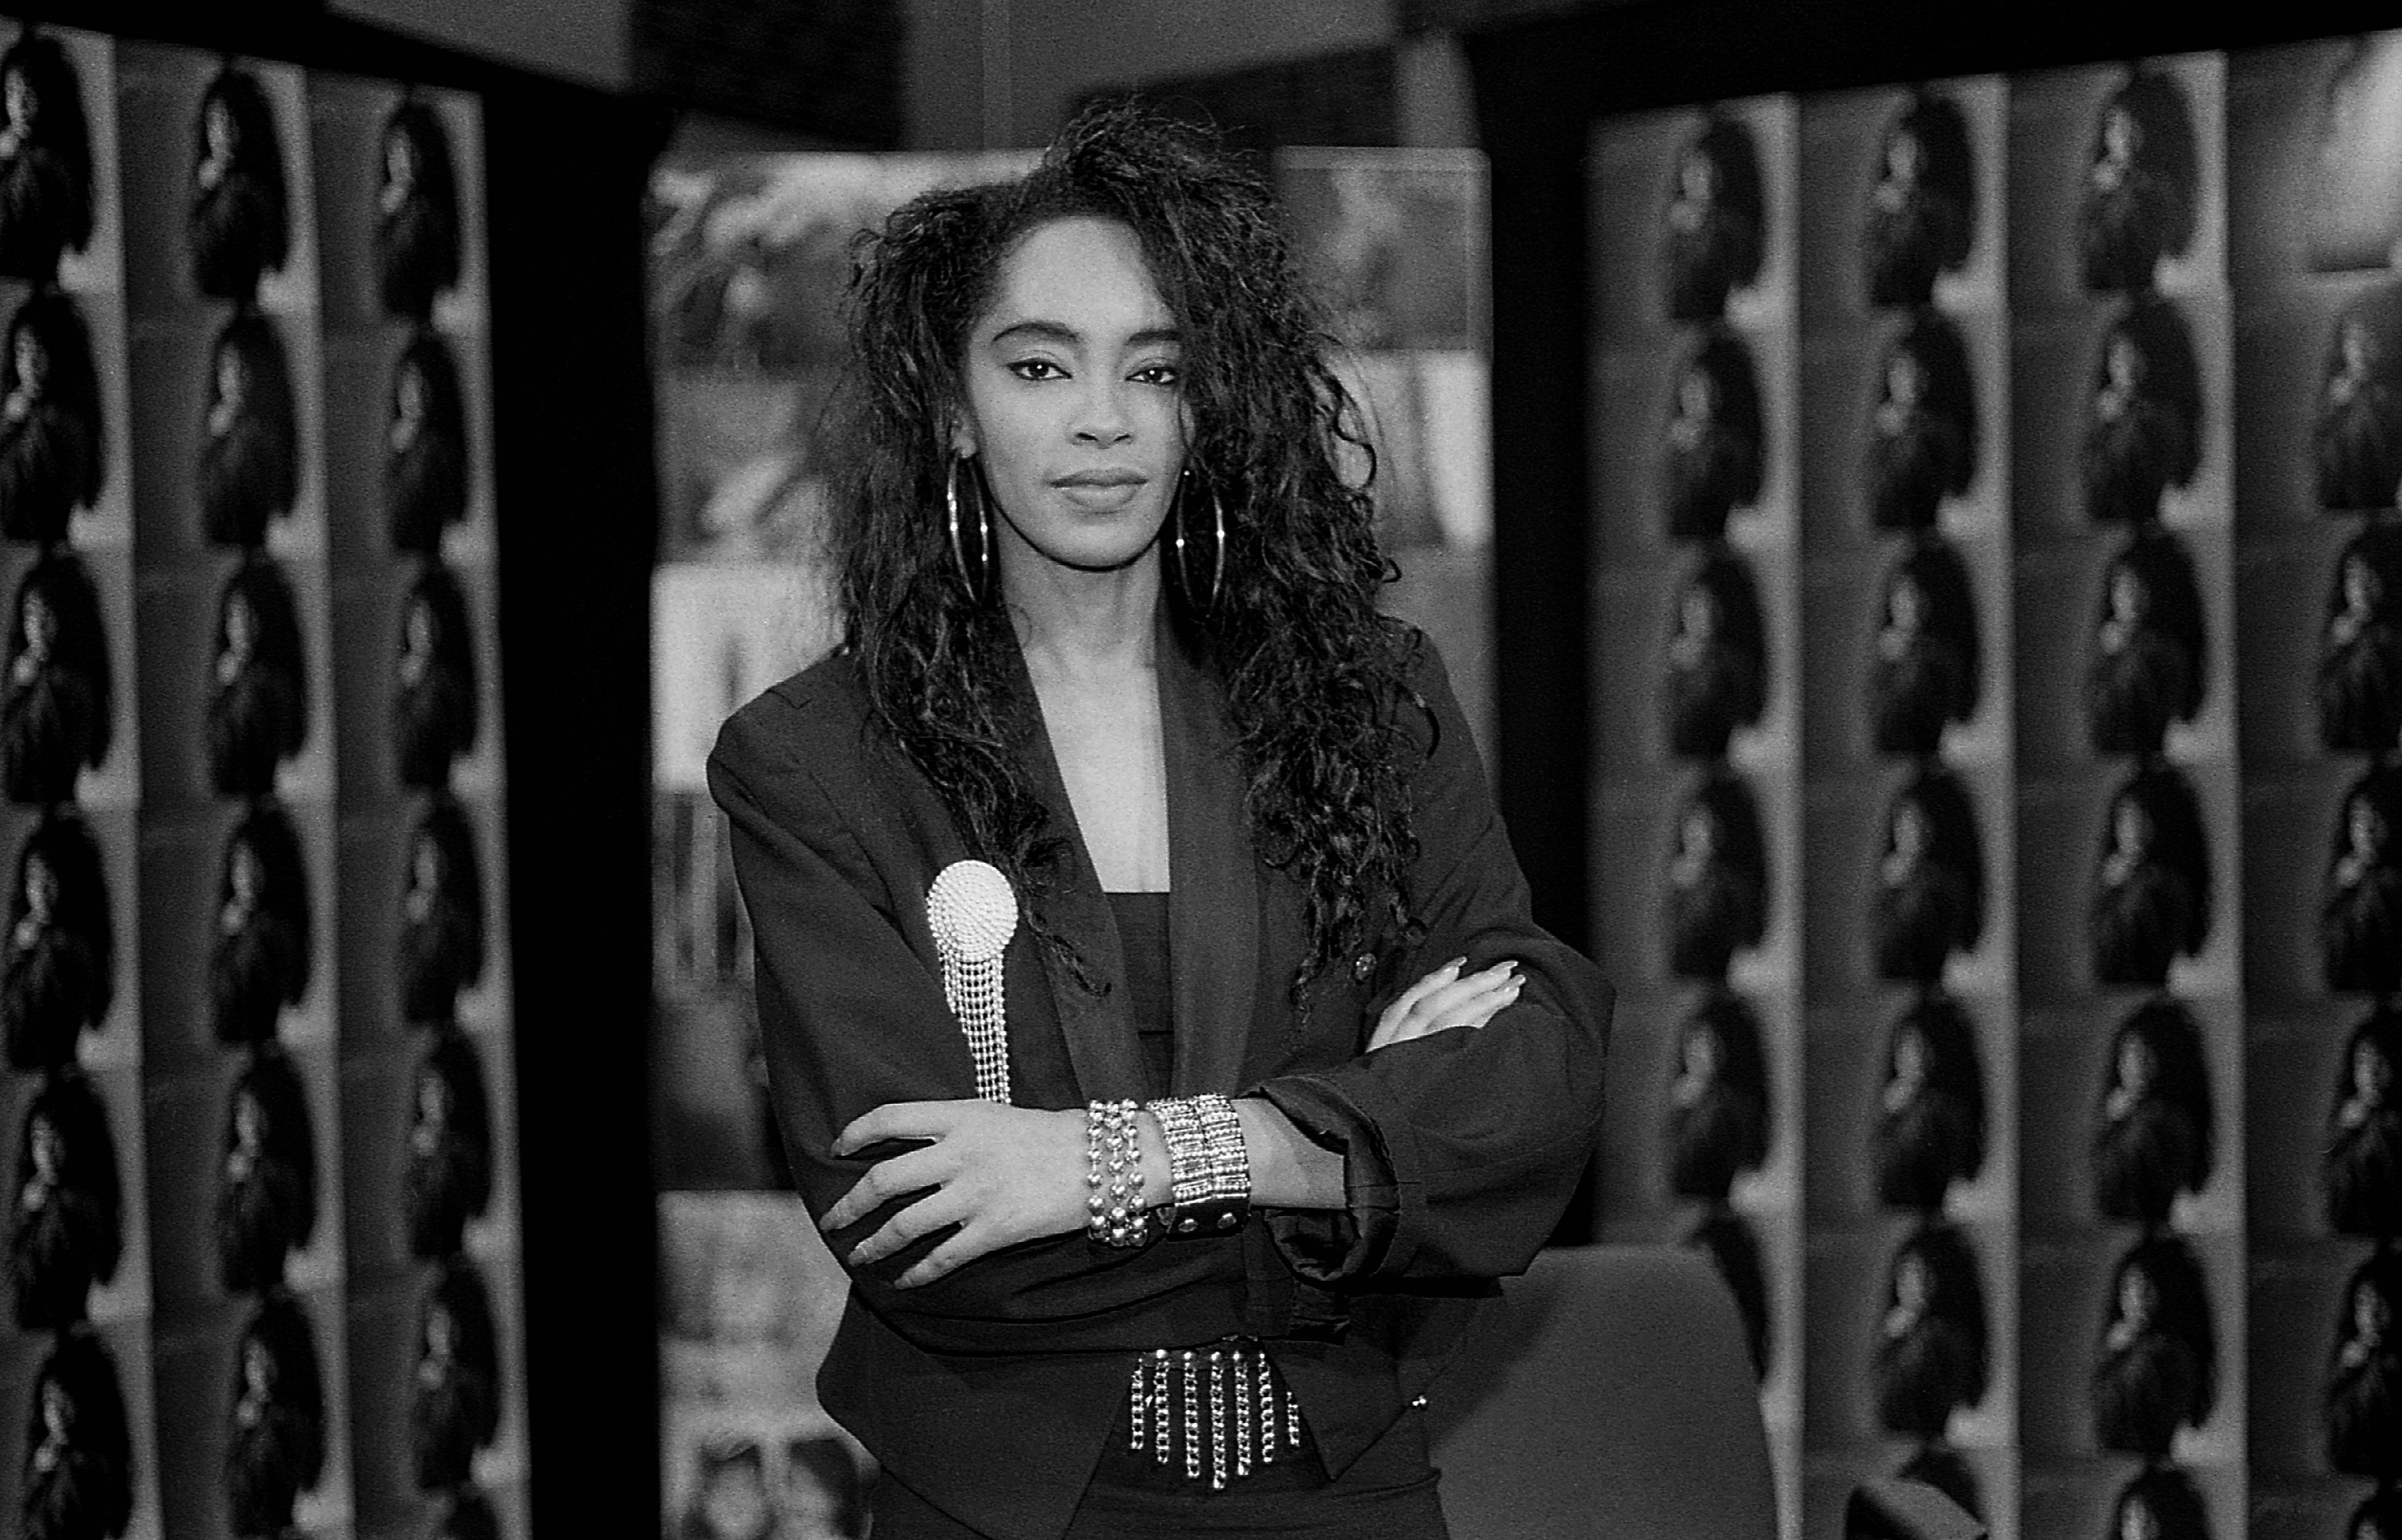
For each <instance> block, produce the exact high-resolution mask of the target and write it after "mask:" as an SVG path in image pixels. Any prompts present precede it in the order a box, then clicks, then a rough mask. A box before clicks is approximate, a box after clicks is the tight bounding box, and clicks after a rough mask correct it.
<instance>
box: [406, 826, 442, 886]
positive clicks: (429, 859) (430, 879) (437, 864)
mask: <svg viewBox="0 0 2402 1540" xmlns="http://www.w3.org/2000/svg"><path fill="white" fill-rule="evenodd" d="M408 886H409V888H410V890H411V891H412V892H413V893H416V894H421V895H423V896H424V898H425V899H426V900H427V901H431V900H432V898H433V896H434V895H435V894H436V893H439V892H441V891H442V846H439V845H436V844H435V842H434V836H433V835H431V834H420V835H418V836H417V840H416V843H415V844H414V845H413V846H411V848H410V850H409V853H408Z"/></svg>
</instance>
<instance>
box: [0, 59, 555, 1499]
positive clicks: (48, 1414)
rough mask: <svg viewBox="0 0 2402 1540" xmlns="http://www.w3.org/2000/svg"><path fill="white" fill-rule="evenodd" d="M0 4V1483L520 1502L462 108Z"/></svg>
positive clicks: (475, 337) (482, 439) (479, 364)
mask: <svg viewBox="0 0 2402 1540" xmlns="http://www.w3.org/2000/svg"><path fill="white" fill-rule="evenodd" d="M0 44H5V50H0V117H5V121H0V302H5V303H6V305H7V308H8V309H9V311H10V314H11V320H10V323H9V339H8V348H7V356H6V361H5V364H0V374H5V377H6V378H5V379H0V402H4V403H5V404H0V419H5V424H0V462H5V463H0V532H5V535H6V537H7V546H6V551H5V557H0V559H5V561H6V563H7V573H6V575H7V578H8V580H9V582H10V583H11V584H12V591H13V592H14V594H15V596H16V597H15V599H14V607H13V611H12V627H11V630H10V633H9V635H10V638H11V640H10V645H9V651H8V660H9V662H8V668H9V672H8V681H7V686H6V702H5V710H0V715H5V718H6V722H5V726H4V729H0V738H5V739H6V743H5V746H0V759H5V761H6V770H7V776H6V779H7V799H8V806H7V809H6V811H5V814H0V824H5V832H6V834H7V838H8V839H9V840H10V842H11V846H12V849H13V850H14V851H15V864H14V865H13V866H12V867H11V868H10V871H11V874H12V877H13V883H14V886H13V887H12V889H11V908H10V916H9V918H10V925H11V929H10V932H9V940H8V953H7V983H6V987H5V990H0V997H5V1006H0V1011H5V1013H6V1015H7V1039H8V1044H9V1058H10V1067H11V1070H12V1072H16V1073H15V1074H13V1075H12V1079H18V1078H22V1079H24V1080H25V1082H26V1083H25V1085H24V1086H23V1089H22V1090H21V1091H20V1089H19V1087H18V1086H17V1085H15V1084H13V1083H12V1084H11V1085H10V1086H9V1087H8V1089H7V1098H6V1111H7V1114H8V1116H9V1118H10V1123H9V1132H10V1134H12V1135H14V1136H15V1138H16V1142H17V1146H18V1148H19V1152H20V1158H19V1162H18V1164H17V1166H16V1167H15V1170H16V1173H17V1177H16V1180H17V1185H16V1186H15V1187H14V1188H12V1189H10V1190H11V1192H12V1193H13V1194H14V1202H13V1203H12V1205H11V1220H12V1222H11V1231H10V1237H11V1244H12V1257H13V1258H16V1262H17V1265H16V1266H15V1267H14V1268H13V1269H12V1277H13V1278H14V1279H15V1280H16V1282H17V1285H18V1287H17V1289H16V1298H15V1309H14V1312H13V1314H12V1316H11V1324H12V1326H13V1327H14V1329H13V1330H12V1331H11V1332H9V1333H7V1334H6V1335H0V1444H5V1445H6V1446H7V1447H8V1448H10V1449H17V1448H22V1449H23V1450H24V1451H26V1457H25V1458H24V1459H23V1460H22V1461H17V1460H13V1459H12V1460H10V1461H8V1462H6V1463H5V1464H0V1472H5V1474H0V1503H5V1504H7V1506H8V1507H9V1510H10V1511H11V1512H14V1513H17V1514H20V1515H21V1516H22V1520H23V1533H26V1534H27V1535H28V1536H70V1535H88V1534H103V1535H115V1534H129V1535H134V1536H186V1535H188V1536H200V1537H209V1536H219V1535H225V1536H252V1535H283V1534H286V1533H296V1532H298V1533H311V1534H314V1535H321V1536H333V1537H339V1536H358V1537H361V1540H367V1537H375V1536H387V1535H388V1536H393V1537H398V1536H402V1535H410V1536H414V1535H420V1534H424V1533H444V1534H459V1535H483V1534H499V1533H511V1534H521V1533H524V1501H523V1491H524V1470H523V1463H524V1456H523V1449H524V1443H523V1423H524V1416H523V1397H522V1390H521V1375H520V1374H519V1373H518V1359H519V1351H518V1345H517V1344H518V1341H519V1337H520V1333H519V1330H518V1318H519V1313H520V1310H519V1298H518V1284H517V1277H518V1270H517V1261H516V1248H517V1241H516V1203H515V1162H514V1159H513V1157H512V1156H511V1154H510V1150H511V1148H512V1141H511V1127H510V1124H511V1122H512V1119H511V1117H510V1109H511V1108H512V1107H513V1105H514V1098H513V1093H512V1087H511V1076H510V1067H511V1064H512V1061H513V1053H512V1031H511V1023H510V1019H509V1007H508V1003H507V1002H508V990H507V982H508V981H507V969H506V952H507V948H506V944H505V939H504V938H505V932H504V928H501V927H500V926H498V925H497V924H494V925H492V926H490V927H487V925H486V923H485V916H486V915H487V914H499V913H501V912H502V909H501V901H502V896H503V894H504V891H505V889H504V883H503V873H502V871H501V869H500V859H499V858H500V853H501V845H500V835H501V802H500V791H501V784H502V783H501V761H500V755H499V746H498V743H497V726H498V717H497V710H496V703H497V700H498V698H499V697H498V681H497V677H496V669H495V667H494V664H495V662H496V659H495V657H494V653H493V650H492V630H491V601H492V592H491V589H492V576H491V574H492V561H491V518H492V509H491V499H490V480H489V474H488V471H487V469H486V468H487V467H488V466H489V463H490V416H489V391H488V389H487V387H486V385H485V363H484V360H485V337H486V333H487V306H486V300H485V288H484V279H483V255H482V254H483V230H482V222H483V213H482V193H481V146H480V126H479V112H478V108H477V105H476V102H475V101H474V100H473V99H471V98H467V97H462V96H458V95H455V94H451V93H434V92H417V91H412V90H408V89H404V88H402V87H400V86H397V85H393V84H390V83H385V82H378V81H367V80H355V79H347V78H339V77H330V76H310V75H306V74H304V73H302V72H300V71H298V70H297V69H294V68H292V67H289V66H286V65H281V64H276V63H273V62H263V61H246V60H240V59H228V58H219V57H215V56H212V55H209V54H204V53H200V52H196V51H192V50H188V49H182V48H170V47H165V46H157V45H148V44H134V43H118V42H116V41H114V40H112V39H109V38H106V37H103V36H99V35H95V34H87V33H80V32H72V31H66V30H63V29H51V28H39V29H35V28H33V27H20V26H18V25H17V24H16V23H13V22H0ZM337 613H340V614H342V615H343V616H344V617H345V621H344V623H343V624H342V625H340V626H337V625H336V624H335V621H334V616H335V615H336V614H337ZM361 617H367V618H366V619H365V621H364V623H363V622H362V618H361Z"/></svg>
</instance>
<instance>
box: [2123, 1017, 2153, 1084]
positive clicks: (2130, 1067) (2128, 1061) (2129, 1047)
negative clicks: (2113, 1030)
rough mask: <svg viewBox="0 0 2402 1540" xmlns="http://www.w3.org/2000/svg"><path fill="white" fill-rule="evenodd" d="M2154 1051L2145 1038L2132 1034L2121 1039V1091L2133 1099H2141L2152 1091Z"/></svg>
mask: <svg viewBox="0 0 2402 1540" xmlns="http://www.w3.org/2000/svg"><path fill="white" fill-rule="evenodd" d="M2152 1068H2153V1066H2152V1050H2151V1045H2150V1044H2148V1043H2147V1042H2145V1041H2144V1039H2143V1038H2138V1037H2136V1036H2135V1035H2134V1034H2133V1033H2130V1034H2128V1035H2127V1036H2126V1037H2123V1038H2119V1090H2121V1091H2123V1092H2125V1093H2127V1095H2128V1096H2129V1097H2130V1098H2132V1099H2140V1098H2142V1097H2143V1096H2145V1095H2147V1094H2148V1093H2150V1091H2151V1089H2152Z"/></svg>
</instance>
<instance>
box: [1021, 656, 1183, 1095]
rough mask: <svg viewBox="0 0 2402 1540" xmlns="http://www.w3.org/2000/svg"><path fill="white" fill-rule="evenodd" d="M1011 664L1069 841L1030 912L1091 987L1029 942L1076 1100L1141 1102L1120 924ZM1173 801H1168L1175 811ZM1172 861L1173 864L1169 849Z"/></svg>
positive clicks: (1046, 795) (1049, 800) (1033, 761)
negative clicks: (1074, 956) (1076, 960)
mask: <svg viewBox="0 0 2402 1540" xmlns="http://www.w3.org/2000/svg"><path fill="white" fill-rule="evenodd" d="M1009 658H1010V663H1011V665H1012V668H1011V674H1010V684H1011V688H1012V689H1014V690H1015V692H1016V701H1015V706H1016V708H1017V710H1016V716H1017V720H1018V721H1019V722H1021V723H1023V724H1024V725H1023V734H1024V736H1023V739H1022V759H1023V762H1024V763H1025V766H1026V768H1027V770H1028V772H1029V773H1030V774H1031V775H1032V777H1033V779H1034V792H1035V794H1036V795H1037V796H1039V797H1040V798H1042V804H1043V806H1044V807H1045V808H1046V809H1047V810H1048V811H1049V813H1050V815H1051V827H1052V828H1054V829H1056V830H1058V831H1059V832H1061V833H1062V834H1064V835H1065V836H1066V839H1067V842H1068V851H1067V857H1066V859H1064V860H1062V861H1060V862H1058V863H1056V864H1055V865H1054V866H1053V867H1052V880H1051V882H1050V885H1049V887H1048V888H1047V890H1046V891H1044V892H1043V893H1042V895H1041V896H1039V897H1037V898H1033V899H1029V900H1028V905H1027V907H1028V909H1029V910H1030V911H1031V912H1032V913H1033V914H1034V915H1035V917H1036V918H1037V919H1039V920H1040V921H1041V922H1042V926H1043V928H1045V929H1047V930H1049V931H1050V932H1051V933H1052V934H1053V935H1056V936H1060V937H1063V938H1065V939H1066V940H1067V941H1068V942H1069V943H1070V944H1071V945H1072V946H1074V947H1075V949H1076V951H1077V952H1078V953H1079V954H1081V955H1082V956H1083V958H1084V965H1085V968H1086V969H1087V970H1088V971H1089V972H1090V974H1091V980H1090V982H1091V983H1092V985H1093V986H1094V987H1090V988H1088V987H1086V986H1085V984H1084V983H1082V982H1080V981H1079V980H1078V979H1077V978H1076V975H1075V971H1074V969H1073V968H1072V967H1071V966H1070V964H1069V963H1068V962H1066V961H1065V960H1063V959H1062V958H1061V957H1060V956H1059V955H1058V953H1057V951H1056V949H1054V948H1052V947H1049V946H1045V945H1043V944H1042V942H1039V941H1037V940H1035V939H1034V938H1031V937H1028V939H1027V940H1028V944H1029V945H1031V946H1033V947H1034V949H1035V951H1036V953H1037V955H1038V956H1041V957H1042V975H1043V977H1044V979H1045V980H1046V981H1048V982H1049V983H1050V985H1051V1003H1052V1007H1053V1009H1054V1010H1055V1011H1056V1013H1057V1015H1058V1018H1059V1034H1060V1036H1061V1037H1062V1038H1066V1039H1067V1044H1068V1062H1069V1064H1070V1066H1072V1067H1073V1068H1074V1070H1075V1073H1076V1089H1077V1093H1078V1094H1079V1095H1080V1096H1081V1097H1082V1098H1083V1099H1084V1100H1085V1101H1088V1102H1090V1101H1104V1100H1106V1101H1117V1100H1121V1099H1125V1098H1132V1099H1134V1100H1138V1101H1139V1100H1141V1099H1142V1098H1143V1097H1144V1095H1145V1094H1146V1092H1145V1087H1144V1079H1143V1069H1142V1055H1141V1051H1140V1049H1139V1047H1138V1045H1137V1043H1136V1039H1135V1028H1134V1023H1133V1022H1132V1021H1131V1020H1129V1019H1128V1018H1127V1016H1126V1011H1125V998H1126V984H1125V953H1124V951H1123V949H1122V948H1121V946H1120V944H1119V942H1118V925H1117V919H1116V916H1114V915H1113V914H1111V913H1110V904H1109V900H1108V899H1107V898H1106V897H1104V896H1103V894H1102V892H1101V879H1100V876H1099V874H1098V873H1097V872H1096V871H1095V869H1094V867H1093V858H1092V853H1091V852H1090V851H1088V850H1086V849H1085V848H1084V832H1083V831H1082V830H1080V829H1079V828H1077V826H1076V809H1075V805H1074V804H1072V803H1070V801H1069V800H1068V783H1067V780H1066V778H1065V777H1062V776H1061V775H1060V774H1059V760H1058V756H1057V755H1056V754H1055V753H1053V752H1052V749H1051V733H1050V729H1049V728H1048V727H1046V726H1045V725H1044V724H1043V722H1042V702H1041V701H1040V700H1038V699H1037V698H1036V696H1035V694H1034V681H1033V678H1032V676H1030V675H1029V674H1028V673H1027V671H1026V658H1025V655H1024V654H1023V653H1020V652H1019V651H1018V649H1017V648H1015V647H1014V646H1013V647H1011V648H1010V649H1009ZM1171 774H1172V772H1171ZM1171 784H1172V783H1171ZM1173 801H1174V799H1173V798H1172V797H1171V798H1170V804H1171V805H1173ZM1169 859H1171V860H1172V859H1174V854H1173V847H1172V846H1171V847H1170V856H1169Z"/></svg>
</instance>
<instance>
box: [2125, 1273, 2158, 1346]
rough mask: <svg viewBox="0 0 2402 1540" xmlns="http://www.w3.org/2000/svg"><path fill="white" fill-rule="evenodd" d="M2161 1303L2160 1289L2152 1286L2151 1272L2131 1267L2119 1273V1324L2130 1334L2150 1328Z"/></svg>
mask: <svg viewBox="0 0 2402 1540" xmlns="http://www.w3.org/2000/svg"><path fill="white" fill-rule="evenodd" d="M2159 1309H2160V1290H2159V1289H2157V1288H2155V1287H2154V1286H2152V1275H2151V1274H2150V1273H2148V1272H2145V1271H2144V1270H2143V1269H2142V1268H2139V1267H2131V1268H2129V1269H2128V1270H2127V1271H2126V1272H2122V1273H2120V1274H2119V1325H2120V1326H2122V1327H2126V1329H2127V1331H2128V1333H2129V1334H2130V1335H2133V1334H2135V1333H2139V1332H2143V1331H2146V1330H2148V1329H2149V1328H2150V1327H2151V1324H2152V1315H2153V1313H2155V1312H2156V1311H2158V1310H2159Z"/></svg>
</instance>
